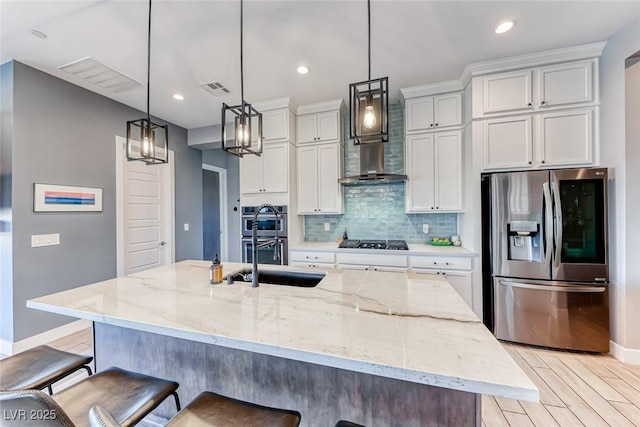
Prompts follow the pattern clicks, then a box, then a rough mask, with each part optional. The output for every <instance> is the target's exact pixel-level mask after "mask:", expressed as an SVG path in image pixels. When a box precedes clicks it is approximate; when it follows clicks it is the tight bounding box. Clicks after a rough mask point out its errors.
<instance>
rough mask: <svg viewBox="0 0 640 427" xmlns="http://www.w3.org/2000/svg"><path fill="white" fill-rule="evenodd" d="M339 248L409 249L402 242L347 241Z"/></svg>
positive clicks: (405, 243)
mask: <svg viewBox="0 0 640 427" xmlns="http://www.w3.org/2000/svg"><path fill="white" fill-rule="evenodd" d="M338 247H339V248H351V249H390V250H400V251H406V250H408V249H409V246H408V245H407V242H405V241H404V240H356V239H347V240H344V241H343V242H342V243H340V244H339V245H338Z"/></svg>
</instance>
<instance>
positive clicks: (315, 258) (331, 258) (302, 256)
mask: <svg viewBox="0 0 640 427" xmlns="http://www.w3.org/2000/svg"><path fill="white" fill-rule="evenodd" d="M290 255H291V261H299V262H303V263H307V264H308V263H313V264H317V263H319V262H321V263H322V262H323V263H331V264H333V263H334V262H335V253H333V252H307V251H291V254H290Z"/></svg>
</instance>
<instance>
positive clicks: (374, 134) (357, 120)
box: [349, 0, 389, 145]
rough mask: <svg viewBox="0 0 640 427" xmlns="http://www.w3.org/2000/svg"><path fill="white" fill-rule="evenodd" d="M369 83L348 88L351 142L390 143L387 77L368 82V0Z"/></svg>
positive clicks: (354, 84) (351, 85)
mask: <svg viewBox="0 0 640 427" xmlns="http://www.w3.org/2000/svg"><path fill="white" fill-rule="evenodd" d="M367 20H368V38H369V45H368V48H369V75H368V78H369V79H368V80H367V81H364V82H359V83H351V84H350V85H349V116H350V121H351V125H350V138H351V139H353V143H354V144H356V145H358V144H361V143H372V142H387V141H388V140H389V119H388V111H389V77H383V78H380V79H373V80H372V79H371V0H367Z"/></svg>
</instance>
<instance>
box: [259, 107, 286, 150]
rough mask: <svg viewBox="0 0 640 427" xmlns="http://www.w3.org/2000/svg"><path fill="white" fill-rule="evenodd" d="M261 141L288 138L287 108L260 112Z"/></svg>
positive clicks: (284, 139)
mask: <svg viewBox="0 0 640 427" xmlns="http://www.w3.org/2000/svg"><path fill="white" fill-rule="evenodd" d="M262 140H263V142H275V141H288V140H289V110H288V109H278V110H272V111H265V112H264V113H262Z"/></svg>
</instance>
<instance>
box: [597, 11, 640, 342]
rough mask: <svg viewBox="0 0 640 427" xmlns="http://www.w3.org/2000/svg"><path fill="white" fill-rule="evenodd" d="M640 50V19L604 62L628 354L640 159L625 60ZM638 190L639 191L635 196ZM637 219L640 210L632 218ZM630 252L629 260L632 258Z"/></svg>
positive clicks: (620, 336)
mask: <svg viewBox="0 0 640 427" xmlns="http://www.w3.org/2000/svg"><path fill="white" fill-rule="evenodd" d="M638 50H640V18H636V19H634V20H633V21H632V22H630V23H629V24H627V25H626V26H625V27H624V28H623V29H622V30H620V31H618V32H617V33H616V34H614V35H613V36H612V37H611V38H610V39H609V40H608V41H607V45H606V46H605V48H604V51H603V54H602V57H601V59H600V101H601V104H600V105H601V107H600V143H601V150H600V152H601V160H602V161H601V163H602V165H603V166H606V167H609V168H612V172H613V173H614V175H615V177H614V179H613V181H612V182H611V183H610V197H609V208H610V224H609V226H610V233H609V235H610V249H611V250H610V253H609V260H610V262H611V274H610V276H611V282H612V285H611V294H612V298H611V310H612V313H613V315H612V319H611V334H612V335H611V338H612V340H613V341H614V342H615V343H617V344H619V345H621V346H623V347H625V348H628V349H635V350H640V343H638V338H637V330H638V329H637V325H638V323H639V322H640V312H638V310H637V304H638V299H637V296H636V297H635V299H634V297H633V295H634V294H635V295H637V293H636V292H637V289H638V286H640V277H639V276H638V274H639V272H638V271H637V269H636V268H635V267H634V266H633V264H637V259H635V258H631V257H630V256H629V254H630V253H635V252H636V251H637V248H638V245H640V241H639V240H638V238H637V234H638V230H637V229H635V230H634V229H632V228H630V227H629V222H628V221H629V219H630V218H628V214H627V212H628V210H627V208H628V207H629V208H630V207H632V206H638V193H637V188H638V187H640V181H638V180H637V178H636V177H634V175H633V174H628V171H627V166H629V167H630V168H633V167H637V164H638V163H639V162H640V158H635V159H634V158H626V142H625V60H626V58H628V57H630V56H631V55H633V54H634V53H635V52H637V51H638ZM634 187H635V188H636V190H634ZM633 215H637V210H636V211H635V212H634V213H633ZM628 251H629V254H628V253H627V252H628Z"/></svg>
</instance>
